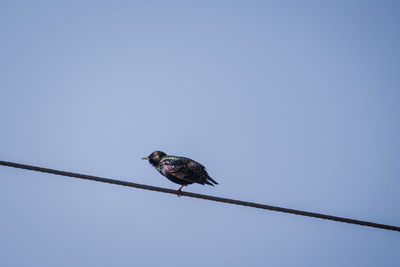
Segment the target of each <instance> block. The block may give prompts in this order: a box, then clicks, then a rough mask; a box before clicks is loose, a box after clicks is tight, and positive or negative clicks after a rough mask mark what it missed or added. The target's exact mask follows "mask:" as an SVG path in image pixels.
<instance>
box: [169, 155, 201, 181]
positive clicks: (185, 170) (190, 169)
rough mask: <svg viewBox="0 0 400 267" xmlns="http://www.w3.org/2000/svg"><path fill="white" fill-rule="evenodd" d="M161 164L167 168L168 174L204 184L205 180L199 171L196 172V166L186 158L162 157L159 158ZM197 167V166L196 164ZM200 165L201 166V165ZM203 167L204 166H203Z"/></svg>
mask: <svg viewBox="0 0 400 267" xmlns="http://www.w3.org/2000/svg"><path fill="white" fill-rule="evenodd" d="M161 164H163V166H164V168H166V169H168V174H169V175H172V176H175V177H177V178H179V179H182V180H185V181H188V182H192V183H199V184H204V183H205V182H204V181H203V180H205V179H204V178H203V177H202V176H201V175H199V173H197V172H196V168H194V167H195V166H194V165H193V164H196V163H195V162H193V161H191V160H189V159H186V158H182V157H181V158H175V157H174V158H172V157H171V158H163V159H162V160H161ZM196 167H198V166H196ZM201 167H203V166H202V165H201ZM203 168H204V167H203Z"/></svg>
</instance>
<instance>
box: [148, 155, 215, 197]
mask: <svg viewBox="0 0 400 267" xmlns="http://www.w3.org/2000/svg"><path fill="white" fill-rule="evenodd" d="M142 159H144V160H148V161H149V163H150V164H151V165H152V166H153V167H154V168H156V170H157V171H158V172H159V173H161V174H162V175H163V176H165V177H166V178H167V179H168V180H170V181H171V182H174V183H176V184H180V185H181V187H179V189H178V190H177V194H178V195H179V194H180V193H182V188H183V187H184V186H187V185H189V184H193V183H197V184H202V185H204V184H208V185H211V186H214V185H217V184H218V183H217V182H216V181H215V180H214V179H213V178H211V177H210V176H209V175H208V173H207V171H206V168H205V167H204V166H203V165H201V164H200V163H198V162H197V161H194V160H192V159H190V158H185V157H178V156H171V155H167V154H166V153H164V152H162V151H158V150H157V151H154V152H153V153H151V154H150V155H149V156H147V157H143V158H142Z"/></svg>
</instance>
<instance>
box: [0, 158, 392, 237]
mask: <svg viewBox="0 0 400 267" xmlns="http://www.w3.org/2000/svg"><path fill="white" fill-rule="evenodd" d="M0 165H3V166H8V167H14V168H20V169H25V170H31V171H38V172H45V173H51V174H56V175H62V176H68V177H73V178H80V179H85V180H91V181H97V182H103V183H109V184H117V185H122V186H129V187H134V188H140V189H145V190H151V191H157V192H163V193H168V194H173V195H176V194H177V191H176V190H172V189H167V188H163V187H157V186H150V185H143V184H136V183H131V182H126V181H120V180H114V179H109V178H102V177H98V176H92V175H85V174H79V173H73V172H66V171H60V170H54V169H48V168H42V167H37V166H31V165H24V164H19V163H14V162H8V161H0ZM179 195H182V196H187V197H193V198H200V199H206V200H212V201H216V202H224V203H229V204H234V205H240V206H246V207H253V208H258V209H265V210H273V211H279V212H284V213H291V214H296V215H302V216H308V217H314V218H319V219H325V220H331V221H337V222H344V223H350V224H357V225H363V226H369V227H374V228H380V229H386V230H391V231H397V232H400V227H398V226H392V225H386V224H380V223H374V222H368V221H360V220H355V219H349V218H343V217H337V216H332V215H326V214H322V213H315V212H309V211H302V210H295V209H288V208H281V207H277V206H271V205H265V204H259V203H254V202H247V201H241V200H235V199H229V198H222V197H215V196H209V195H202V194H196V193H190V192H181V193H180V194H179Z"/></svg>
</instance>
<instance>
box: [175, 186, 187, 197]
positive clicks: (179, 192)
mask: <svg viewBox="0 0 400 267" xmlns="http://www.w3.org/2000/svg"><path fill="white" fill-rule="evenodd" d="M184 186H185V185H184V184H183V185H181V187H179V189H178V190H176V194H177V195H178V197H181V196H183V194H182V187H184Z"/></svg>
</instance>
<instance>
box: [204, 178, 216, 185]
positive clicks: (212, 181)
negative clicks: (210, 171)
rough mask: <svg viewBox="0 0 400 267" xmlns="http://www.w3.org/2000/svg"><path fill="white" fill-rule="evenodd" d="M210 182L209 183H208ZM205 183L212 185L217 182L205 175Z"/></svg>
mask: <svg viewBox="0 0 400 267" xmlns="http://www.w3.org/2000/svg"><path fill="white" fill-rule="evenodd" d="M210 182H211V183H210ZM205 183H206V184H209V185H212V186H214V184H218V183H217V182H216V181H215V180H214V179H213V178H211V177H210V176H207V179H206V181H205Z"/></svg>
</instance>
